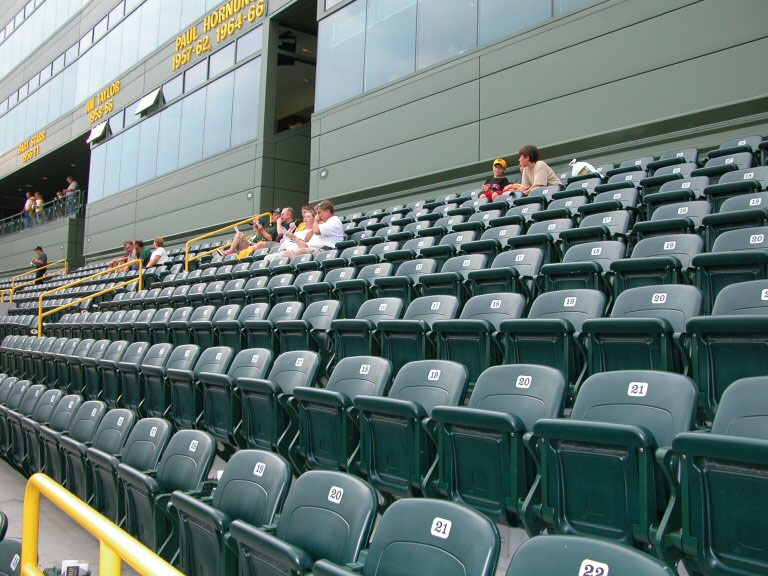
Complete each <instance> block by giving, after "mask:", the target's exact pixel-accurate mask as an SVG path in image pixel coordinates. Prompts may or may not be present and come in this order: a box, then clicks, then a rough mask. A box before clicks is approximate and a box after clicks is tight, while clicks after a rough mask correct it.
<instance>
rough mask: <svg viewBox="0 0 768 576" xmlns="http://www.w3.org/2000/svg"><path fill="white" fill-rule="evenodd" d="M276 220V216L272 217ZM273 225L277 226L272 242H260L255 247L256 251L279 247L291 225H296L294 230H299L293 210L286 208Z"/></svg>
mask: <svg viewBox="0 0 768 576" xmlns="http://www.w3.org/2000/svg"><path fill="white" fill-rule="evenodd" d="M275 212H276V211H275ZM272 217H273V219H274V214H273V215H272ZM273 224H274V225H275V232H274V234H272V235H271V236H272V237H271V239H270V240H268V241H267V240H260V241H258V242H256V243H255V244H254V245H253V249H254V250H261V249H262V248H272V247H273V246H277V245H278V244H280V243H281V242H282V241H283V232H284V231H285V230H287V229H288V228H290V226H291V224H293V225H294V229H295V230H298V228H296V224H295V222H294V219H293V208H290V207H286V208H283V209H282V211H281V212H280V214H279V216H278V217H277V218H276V219H274V220H273Z"/></svg>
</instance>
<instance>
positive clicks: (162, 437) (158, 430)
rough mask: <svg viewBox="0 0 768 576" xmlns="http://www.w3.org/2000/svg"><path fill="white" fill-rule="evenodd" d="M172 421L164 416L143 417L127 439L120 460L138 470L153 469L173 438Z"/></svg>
mask: <svg viewBox="0 0 768 576" xmlns="http://www.w3.org/2000/svg"><path fill="white" fill-rule="evenodd" d="M172 431H173V429H172V428H171V424H170V422H168V421H167V420H165V419H163V418H142V419H141V420H138V421H137V422H136V424H135V425H134V427H133V428H132V429H131V432H130V434H128V438H126V440H125V444H124V446H123V451H122V454H121V457H120V460H121V461H122V462H123V464H127V465H128V466H130V467H131V468H135V469H136V470H153V469H154V468H155V467H156V466H157V462H158V461H159V460H160V456H161V455H162V453H163V451H164V450H165V447H166V445H167V444H168V441H169V440H170V439H171V433H172Z"/></svg>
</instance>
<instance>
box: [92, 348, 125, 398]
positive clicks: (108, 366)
mask: <svg viewBox="0 0 768 576" xmlns="http://www.w3.org/2000/svg"><path fill="white" fill-rule="evenodd" d="M107 344H108V347H107V349H106V350H105V351H104V354H103V355H102V356H101V357H100V358H99V359H98V361H97V365H98V369H99V371H100V374H101V382H100V387H99V392H100V398H99V399H100V400H104V402H105V403H106V404H107V408H110V409H111V408H117V406H118V402H119V400H120V396H121V395H122V386H121V383H120V373H119V365H118V364H119V362H120V361H121V360H123V357H124V356H127V353H128V349H129V344H128V342H126V341H125V340H117V341H115V342H110V341H107Z"/></svg>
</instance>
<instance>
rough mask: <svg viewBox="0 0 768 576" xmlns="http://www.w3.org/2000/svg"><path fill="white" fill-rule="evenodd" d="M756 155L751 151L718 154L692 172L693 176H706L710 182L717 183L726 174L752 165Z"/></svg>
mask: <svg viewBox="0 0 768 576" xmlns="http://www.w3.org/2000/svg"><path fill="white" fill-rule="evenodd" d="M753 162H754V155H753V154H752V153H751V152H736V153H733V154H728V155H722V156H716V157H713V158H710V159H709V160H707V163H706V164H704V167H702V168H698V169H696V170H694V171H693V172H691V176H706V177H707V178H709V183H710V184H717V183H718V182H719V180H720V179H721V178H722V177H723V175H724V174H727V173H728V172H734V171H736V170H743V169H744V168H750V167H752V165H753Z"/></svg>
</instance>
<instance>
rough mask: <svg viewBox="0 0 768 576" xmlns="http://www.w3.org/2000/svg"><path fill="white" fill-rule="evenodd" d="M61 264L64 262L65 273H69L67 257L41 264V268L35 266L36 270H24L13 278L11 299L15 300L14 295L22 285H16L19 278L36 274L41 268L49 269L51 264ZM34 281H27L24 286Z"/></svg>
mask: <svg viewBox="0 0 768 576" xmlns="http://www.w3.org/2000/svg"><path fill="white" fill-rule="evenodd" d="M59 264H64V267H63V268H62V270H63V272H64V274H66V273H67V260H66V259H65V258H62V259H61V260H56V262H51V263H49V264H46V265H45V266H40V268H35V269H34V270H28V271H27V272H22V273H21V274H17V275H16V276H14V277H13V278H11V298H10V301H11V302H13V295H14V294H15V293H16V289H17V288H21V286H16V280H19V279H21V278H24V277H25V276H29V275H31V274H35V273H36V272H38V271H39V270H47V269H48V268H50V267H51V266H58V265H59ZM33 282H34V280H32V282H27V283H25V284H24V286H29V285H30V284H32V283H33Z"/></svg>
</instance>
